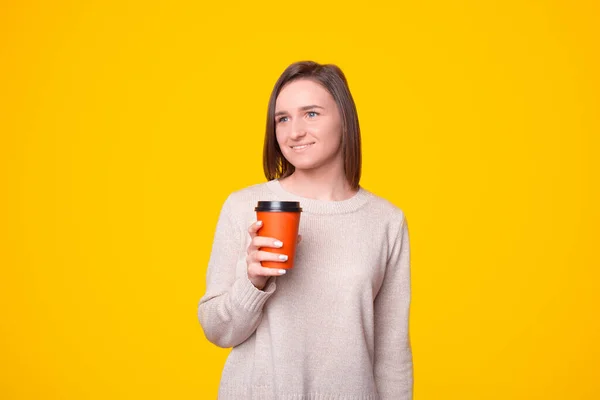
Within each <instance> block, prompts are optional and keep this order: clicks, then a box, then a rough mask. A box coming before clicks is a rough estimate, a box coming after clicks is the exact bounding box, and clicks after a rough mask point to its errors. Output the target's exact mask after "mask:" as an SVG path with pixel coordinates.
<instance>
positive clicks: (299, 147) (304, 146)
mask: <svg viewBox="0 0 600 400" xmlns="http://www.w3.org/2000/svg"><path fill="white" fill-rule="evenodd" d="M313 144H315V143H314V142H313V143H305V144H298V145H295V146H290V147H291V148H292V150H304V149H307V148H309V147H310V146H312V145H313Z"/></svg>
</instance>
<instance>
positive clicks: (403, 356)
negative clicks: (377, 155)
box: [198, 180, 413, 400]
mask: <svg viewBox="0 0 600 400" xmlns="http://www.w3.org/2000/svg"><path fill="white" fill-rule="evenodd" d="M259 200H260V201H264V200H288V201H299V202H300V206H301V207H302V209H303V212H302V214H301V218H300V228H299V233H300V234H301V235H302V241H301V242H300V244H299V245H298V247H297V250H296V258H295V261H294V268H293V269H291V270H288V271H287V274H285V275H282V276H279V277H272V278H269V280H268V281H267V284H266V286H265V287H264V288H263V290H259V289H257V288H256V287H254V285H253V284H252V283H251V282H250V280H249V279H248V274H247V264H246V255H247V253H246V252H247V248H248V245H249V244H250V240H251V239H250V235H249V234H248V227H249V226H250V225H251V224H252V223H253V222H255V221H256V213H255V211H254V207H255V206H256V204H257V202H258V201H259ZM259 233H260V231H259ZM206 286H207V287H206V293H205V295H204V296H203V297H202V298H201V299H200V302H199V306H198V318H199V320H200V324H201V325H202V328H203V330H204V334H205V335H206V337H207V339H208V340H209V341H211V342H212V343H214V344H216V345H217V346H220V347H226V348H227V347H233V349H232V350H231V352H230V354H229V356H228V358H227V361H226V363H225V367H224V369H223V372H222V376H221V383H220V387H219V399H222V400H240V399H242V400H244V399H273V400H280V399H281V400H325V399H328V400H377V399H379V400H408V399H412V396H413V363H412V350H411V345H410V339H409V330H408V320H409V308H410V250H409V236H408V228H407V223H406V218H405V216H404V213H403V212H402V210H401V209H399V208H397V207H396V206H394V205H393V204H391V203H390V202H388V201H387V200H384V199H383V198H381V197H378V196H376V195H375V194H373V193H371V192H369V191H367V190H366V189H364V188H362V187H360V188H359V191H358V192H357V193H356V194H355V195H354V196H353V197H351V198H350V199H347V200H342V201H323V200H315V199H309V198H304V197H300V196H297V195H294V194H292V193H290V192H288V191H286V190H285V189H284V188H283V187H282V186H281V184H280V183H279V181H278V180H273V181H269V182H267V183H262V184H258V185H254V186H250V187H248V188H245V189H242V190H239V191H236V192H234V193H232V194H231V195H229V197H228V198H227V199H226V200H225V202H224V204H223V206H222V209H221V213H220V216H219V220H218V223H217V227H216V233H215V237H214V242H213V247H212V251H211V255H210V260H209V263H208V272H207V285H206Z"/></svg>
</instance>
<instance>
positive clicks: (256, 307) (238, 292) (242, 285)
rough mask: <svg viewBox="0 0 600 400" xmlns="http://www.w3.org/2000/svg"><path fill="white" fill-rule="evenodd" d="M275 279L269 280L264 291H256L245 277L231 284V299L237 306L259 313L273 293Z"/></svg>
mask: <svg viewBox="0 0 600 400" xmlns="http://www.w3.org/2000/svg"><path fill="white" fill-rule="evenodd" d="M276 287H277V285H276V284H275V279H269V280H268V281H267V285H266V286H265V288H264V290H259V289H257V288H256V287H255V286H254V285H253V284H252V282H250V279H248V277H247V276H245V277H243V278H239V279H238V280H236V281H235V282H234V283H233V288H232V296H231V299H232V300H233V302H234V303H235V304H237V305H240V306H241V307H242V308H243V309H245V310H247V311H250V312H257V311H260V310H261V309H262V307H263V305H264V304H265V302H266V301H267V300H268V299H269V297H271V295H272V294H273V293H275V289H276Z"/></svg>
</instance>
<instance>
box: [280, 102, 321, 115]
mask: <svg viewBox="0 0 600 400" xmlns="http://www.w3.org/2000/svg"><path fill="white" fill-rule="evenodd" d="M313 108H320V109H323V110H324V109H325V107H321V106H318V105H316V104H311V105H308V106H302V107H300V108H299V110H302V111H307V110H310V109H313ZM285 114H287V111H277V112H276V113H275V116H276V117H278V116H280V115H285Z"/></svg>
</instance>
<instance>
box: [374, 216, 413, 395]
mask: <svg viewBox="0 0 600 400" xmlns="http://www.w3.org/2000/svg"><path fill="white" fill-rule="evenodd" d="M409 309H410V245H409V237H408V226H407V223H406V219H405V218H404V217H403V218H402V225H401V227H400V229H399V233H398V237H397V238H396V241H395V243H394V245H393V247H392V252H391V255H390V257H389V260H388V265H387V268H386V273H385V277H384V280H383V284H382V286H381V288H380V290H379V293H378V294H377V297H376V298H375V362H374V373H375V383H376V385H377V391H378V392H379V396H380V398H381V400H392V399H393V400H410V399H412V398H413V361H412V349H411V345H410V338H409V331H408V318H409Z"/></svg>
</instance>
